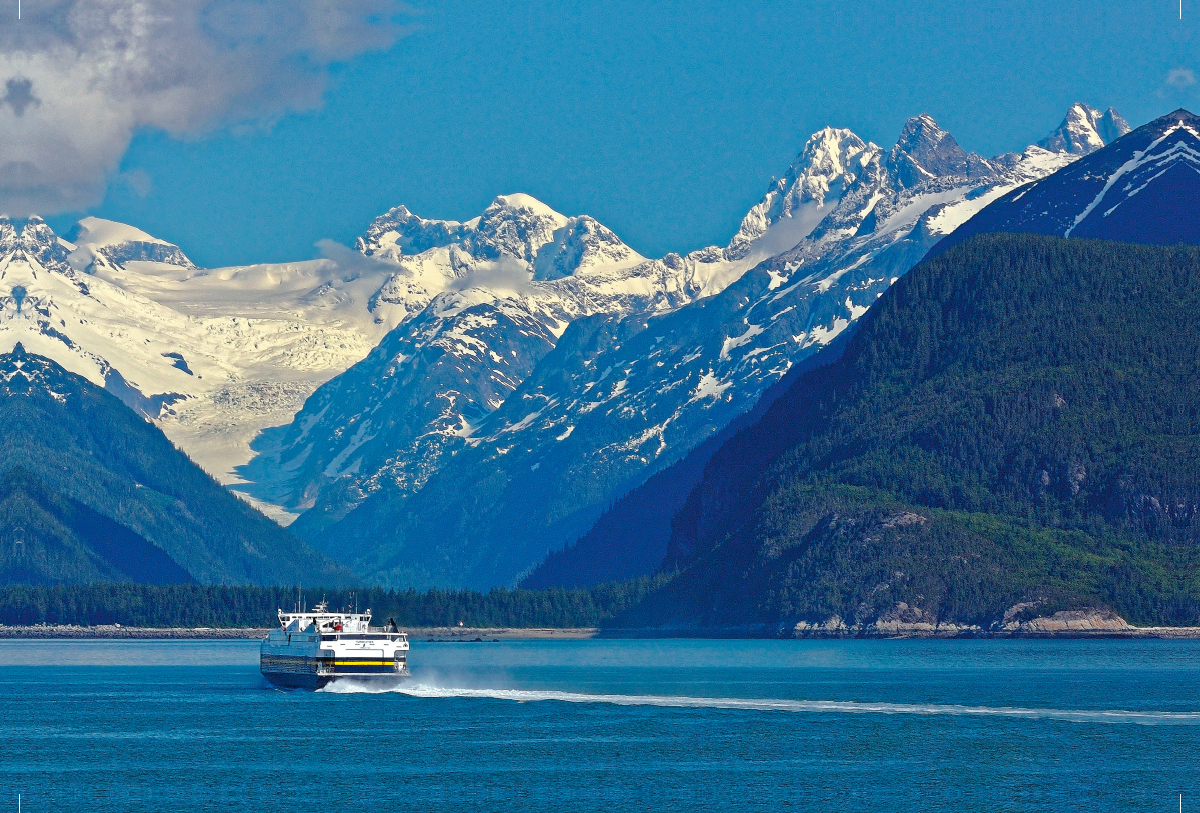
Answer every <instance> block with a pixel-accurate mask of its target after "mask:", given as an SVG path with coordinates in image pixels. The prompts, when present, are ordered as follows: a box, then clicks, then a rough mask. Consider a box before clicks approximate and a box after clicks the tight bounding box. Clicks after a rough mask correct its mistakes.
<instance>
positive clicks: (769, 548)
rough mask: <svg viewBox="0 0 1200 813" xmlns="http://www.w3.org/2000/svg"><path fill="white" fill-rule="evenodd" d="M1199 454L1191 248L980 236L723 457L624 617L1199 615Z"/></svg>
mask: <svg viewBox="0 0 1200 813" xmlns="http://www.w3.org/2000/svg"><path fill="white" fill-rule="evenodd" d="M1198 462H1200V250H1198V249H1196V248H1191V247H1184V246H1179V247H1167V248H1164V247H1152V246H1138V245H1129V244H1122V243H1109V242H1101V241H1088V240H1064V239H1058V238H1051V237H1041V236H1028V235H982V236H978V237H974V238H972V239H970V240H968V241H966V242H964V243H962V244H961V245H959V246H956V247H954V248H953V249H951V250H950V251H948V252H946V253H945V254H943V255H941V256H939V257H937V258H935V259H933V260H929V261H926V262H924V263H922V264H920V265H918V266H917V267H916V268H914V269H913V270H912V271H910V272H909V273H908V274H907V275H906V276H905V277H904V278H903V279H901V280H900V281H899V282H897V283H896V285H894V286H893V287H892V289H891V290H889V291H888V293H886V294H885V295H884V296H883V297H882V298H881V299H880V300H879V301H878V302H877V303H876V305H875V307H873V308H872V310H871V312H870V313H868V314H867V315H866V316H864V317H863V322H862V325H861V328H860V329H859V331H858V333H857V334H856V335H855V336H854V337H853V339H852V340H851V342H850V344H849V345H848V347H847V349H846V352H845V354H844V355H843V356H842V358H841V359H840V360H839V361H838V362H837V363H835V364H833V365H830V366H828V367H825V368H822V369H819V370H816V371H813V372H811V373H809V374H807V375H805V376H804V377H803V378H801V379H800V380H799V381H798V382H797V383H796V384H794V385H793V386H792V387H791V389H790V390H789V391H788V392H787V393H786V394H785V395H784V396H783V397H781V398H780V399H779V400H778V401H777V402H776V403H775V404H774V405H773V406H772V408H771V409H770V410H769V411H768V412H767V414H766V415H765V416H764V417H763V418H762V420H760V421H759V422H758V423H757V424H756V425H754V426H753V427H751V428H749V429H747V430H745V431H743V432H741V433H739V434H738V435H736V436H735V437H734V438H732V439H731V440H730V441H729V442H728V443H726V444H725V446H723V447H722V449H721V450H720V451H718V452H717V453H716V454H715V455H714V457H713V459H712V460H711V462H710V463H709V464H708V467H707V469H706V471H705V475H704V477H703V479H702V481H701V483H700V485H699V486H697V487H696V489H695V490H694V491H693V492H692V493H691V495H690V496H689V498H688V501H687V503H686V505H685V507H684V508H683V509H682V510H681V511H680V512H679V513H678V514H677V515H676V517H675V519H674V523H673V530H672V539H671V545H670V552H669V554H668V560H667V569H668V570H672V569H678V570H679V573H678V575H677V577H676V578H675V579H674V580H672V581H671V583H670V584H668V585H667V586H666V587H664V588H663V589H662V590H660V591H658V592H657V593H656V594H654V595H652V596H651V597H650V598H648V599H647V600H646V601H645V602H643V603H642V604H641V605H640V606H639V607H637V608H635V609H634V610H632V611H630V612H629V613H627V614H626V615H625V616H624V617H623V618H622V619H620V621H621V622H623V623H629V624H700V625H706V624H716V625H724V624H745V623H764V622H768V623H774V622H781V621H787V622H791V621H801V620H807V621H823V620H827V619H829V618H831V617H833V616H838V617H840V618H842V619H844V620H845V621H846V623H855V622H857V623H864V624H866V623H869V622H871V621H872V620H875V619H877V618H879V617H881V616H884V615H888V614H889V613H891V614H892V615H893V616H895V614H896V612H897V611H898V610H903V611H904V613H907V615H908V617H910V618H914V619H917V618H919V619H922V620H926V621H942V622H947V621H954V622H959V623H975V624H980V625H983V626H987V625H989V624H993V623H995V622H997V621H998V620H999V619H1001V618H1002V617H1003V616H1004V614H1005V612H1006V611H1007V610H1011V609H1013V608H1014V606H1015V605H1018V604H1030V605H1032V608H1034V609H1036V610H1037V611H1038V612H1049V611H1052V610H1053V609H1055V608H1058V609H1061V608H1066V607H1071V606H1076V607H1078V606H1103V607H1108V608H1111V609H1113V610H1115V611H1117V612H1119V613H1121V614H1122V615H1124V616H1125V617H1126V618H1128V619H1130V620H1132V621H1135V622H1143V623H1148V622H1155V623H1173V624H1195V623H1200V569H1198V565H1200V560H1198V557H1197V543H1198V542H1200V539H1198V536H1200V518H1197V506H1198V504H1200V472H1198V469H1197V463H1198ZM1010 616H1011V613H1010Z"/></svg>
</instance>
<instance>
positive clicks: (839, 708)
mask: <svg viewBox="0 0 1200 813" xmlns="http://www.w3.org/2000/svg"><path fill="white" fill-rule="evenodd" d="M321 691H323V692H326V693H332V694H385V693H398V694H405V695H408V696H410V697H419V698H474V699H486V700H508V701H512V702H517V703H535V702H545V701H558V702H562V703H608V704H611V705H615V706H658V707H662V708H700V709H733V710H741V711H785V712H792V713H810V714H813V713H815V714H912V715H923V716H951V717H968V716H969V717H999V718H1015V719H1026V720H1061V721H1065V722H1072V723H1134V724H1139V725H1200V712H1173V711H1130V710H1126V709H1097V710H1092V709H1050V708H1022V707H1013V706H962V705H952V704H940V703H867V702H858V701H842V700H783V699H775V698H740V697H688V696H675V695H646V694H585V693H581V692H563V691H553V690H529V689H469V688H459V687H448V686H430V685H427V684H419V683H417V684H414V683H406V684H401V685H399V686H394V687H391V688H386V687H377V686H371V685H369V684H365V683H353V682H343V681H338V682H335V683H332V684H330V685H329V686H326V687H325V688H324V689H322V690H321Z"/></svg>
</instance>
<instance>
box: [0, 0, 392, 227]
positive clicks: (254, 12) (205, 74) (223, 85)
mask: <svg viewBox="0 0 1200 813" xmlns="http://www.w3.org/2000/svg"><path fill="white" fill-rule="evenodd" d="M23 12H24V13H23V19H22V20H20V22H18V21H16V20H9V21H6V22H5V23H3V24H0V87H3V89H4V95H3V96H2V97H0V211H4V212H6V213H8V214H11V215H16V216H21V215H26V214H29V213H32V212H40V213H43V214H48V213H52V212H58V211H65V210H71V209H80V208H83V207H86V206H88V205H90V204H93V203H95V202H96V201H97V200H99V199H100V197H101V196H102V195H103V192H104V187H105V184H106V181H107V180H108V179H109V177H110V176H111V174H112V173H113V171H114V170H115V169H116V167H117V165H118V162H119V161H120V158H121V156H122V155H123V154H124V152H125V149H126V148H127V147H128V145H129V142H130V139H131V138H132V136H133V134H134V132H136V131H137V130H138V129H141V128H157V129H162V130H165V131H166V132H168V133H170V134H172V135H176V136H194V135H197V134H200V133H203V132H204V131H206V130H210V129H212V128H214V127H219V126H222V125H226V124H230V123H238V122H262V121H270V120H271V119H272V118H274V117H277V116H279V115H282V114H284V113H286V112H288V111H293V110H306V109H312V108H314V107H317V106H318V105H319V104H320V103H321V98H322V94H323V92H324V90H325V87H326V83H327V81H328V75H329V71H328V69H329V67H330V66H331V65H333V64H335V63H338V62H342V61H345V60H348V59H350V58H352V57H354V56H356V55H357V54H361V53H364V52H367V51H372V50H380V49H385V48H387V47H389V46H391V45H392V44H393V43H394V42H395V41H396V40H397V39H398V38H399V37H401V36H403V34H404V33H405V32H406V31H407V30H408V26H409V25H410V18H409V15H408V10H407V7H405V6H404V5H403V4H401V3H400V2H398V1H397V0H359V1H357V2H354V3H343V2H338V0H254V1H253V2H234V0H39V2H38V3H36V4H33V3H27V4H26V8H25V9H24V10H23Z"/></svg>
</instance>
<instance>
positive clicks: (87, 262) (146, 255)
mask: <svg viewBox="0 0 1200 813" xmlns="http://www.w3.org/2000/svg"><path fill="white" fill-rule="evenodd" d="M67 241H68V242H69V243H71V244H72V245H73V246H74V248H73V249H72V251H71V256H70V258H69V262H70V263H71V265H72V266H73V267H74V268H76V269H78V270H80V271H86V272H87V273H96V272H97V271H101V270H115V269H120V270H124V268H125V263H128V262H151V263H158V264H160V265H173V266H178V267H180V268H195V267H196V265H195V263H193V262H192V261H191V260H190V259H189V258H188V256H187V255H186V254H184V253H183V250H182V249H181V248H179V246H177V245H175V244H174V243H168V242H167V241H166V240H162V239H159V238H158V237H155V236H154V235H151V234H147V233H146V232H144V231H142V230H141V229H139V228H136V227H134V226H130V225H128V224H126V223H118V222H117V221H115V220H104V219H103V218H99V217H85V218H83V219H82V220H80V221H79V222H78V223H76V224H75V227H74V228H72V229H71V231H70V232H68V233H67Z"/></svg>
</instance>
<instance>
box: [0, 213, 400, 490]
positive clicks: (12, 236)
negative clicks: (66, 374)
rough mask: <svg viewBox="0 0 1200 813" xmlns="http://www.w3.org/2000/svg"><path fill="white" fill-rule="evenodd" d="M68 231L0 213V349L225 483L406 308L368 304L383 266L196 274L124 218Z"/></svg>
mask: <svg viewBox="0 0 1200 813" xmlns="http://www.w3.org/2000/svg"><path fill="white" fill-rule="evenodd" d="M72 236H73V237H74V240H75V241H74V242H72V241H68V240H65V239H62V238H59V237H58V236H56V235H55V234H54V233H53V231H52V230H51V229H50V227H49V226H47V225H46V224H45V223H44V222H43V221H42V220H40V219H39V218H32V219H30V220H28V221H12V220H9V219H0V351H7V350H9V349H11V348H12V347H13V346H14V345H15V344H16V343H18V342H21V343H22V344H23V345H24V347H26V348H27V349H28V350H29V351H30V352H31V353H36V354H38V355H42V356H45V357H48V358H52V359H54V360H55V361H57V362H58V363H59V364H61V365H62V366H63V367H65V368H66V369H68V370H70V371H71V372H74V373H77V374H79V375H82V376H84V377H86V378H87V379H89V380H90V381H92V382H94V383H96V384H100V385H102V386H104V387H105V388H106V389H108V390H110V391H111V392H113V393H114V394H116V395H118V396H119V397H121V398H122V400H124V401H125V402H126V403H127V404H128V405H129V406H131V407H133V408H134V409H135V410H137V411H139V412H140V413H142V414H143V415H144V416H145V417H147V418H149V419H151V420H154V421H156V422H157V423H158V424H159V426H160V427H161V428H162V429H163V430H164V431H165V432H166V433H167V435H168V436H169V437H170V438H171V439H172V440H173V441H174V442H175V443H177V444H178V445H180V446H181V447H182V448H183V449H184V450H185V451H187V452H188V454H189V455H190V456H191V457H192V458H193V459H194V460H196V461H197V462H199V463H200V464H201V465H202V466H204V468H206V469H207V470H208V471H209V472H210V473H211V474H213V475H214V476H216V477H217V478H218V479H221V480H222V481H224V482H229V481H230V480H231V479H234V476H233V474H232V468H233V466H234V465H236V464H240V463H243V462H245V461H246V460H247V459H249V457H250V450H249V442H250V440H251V439H252V438H253V437H254V436H255V435H256V434H257V433H258V432H259V431H260V430H261V429H263V428H264V427H267V426H273V425H277V424H279V423H282V422H286V421H287V420H289V419H290V418H291V416H292V415H293V414H294V413H295V411H296V410H297V409H299V407H300V405H301V404H302V403H303V401H304V399H305V398H306V397H307V396H308V395H309V394H310V393H311V392H312V391H313V390H314V389H316V387H317V386H318V385H319V384H321V383H322V382H324V381H325V380H327V379H329V378H330V377H332V376H333V375H336V374H337V373H340V372H342V371H343V370H345V369H346V368H347V367H349V366H350V365H351V364H353V363H354V362H356V361H358V360H360V359H362V358H363V357H364V356H366V354H367V353H368V352H369V351H370V349H371V348H372V347H373V346H375V344H376V343H377V342H378V340H379V339H380V338H381V337H382V336H384V335H385V334H386V333H387V331H388V329H390V328H391V327H392V326H394V324H395V323H396V322H397V321H399V320H400V319H401V318H403V317H404V315H405V313H404V311H403V310H402V309H400V308H397V307H394V306H392V305H389V304H387V303H381V302H374V301H373V297H374V296H375V294H376V293H377V292H378V291H379V290H380V289H381V288H382V287H383V286H384V285H385V284H386V283H387V282H388V281H389V280H390V279H391V278H392V277H393V276H395V275H396V274H398V273H401V270H400V269H398V268H396V267H395V266H394V265H390V264H385V263H375V264H373V265H372V264H371V263H370V261H366V260H363V262H359V263H358V266H362V267H355V268H352V269H349V270H348V269H346V268H343V267H342V266H340V265H338V264H337V263H334V262H332V261H328V260H316V261H310V262H306V263H293V264H277V265H264V266H249V267H244V268H225V269H213V270H205V269H199V268H196V266H195V265H194V264H193V263H192V262H191V261H190V260H189V259H188V258H187V256H186V255H185V254H184V253H183V252H182V251H181V250H180V249H179V248H178V247H177V246H174V245H172V244H170V243H168V242H166V241H163V240H160V239H157V238H155V237H152V236H151V235H148V234H146V233H145V232H142V231H140V230H138V229H135V228H133V227H130V226H126V225H124V224H120V223H113V222H111V221H104V220H99V219H97V218H87V219H85V220H83V221H81V222H80V224H79V225H78V226H77V227H76V229H75V230H74V231H73V232H72ZM356 256H359V255H356ZM360 259H362V258H361V257H360Z"/></svg>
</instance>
